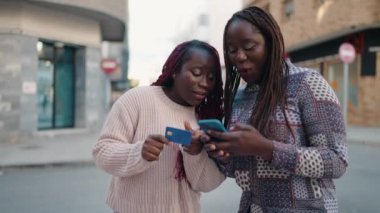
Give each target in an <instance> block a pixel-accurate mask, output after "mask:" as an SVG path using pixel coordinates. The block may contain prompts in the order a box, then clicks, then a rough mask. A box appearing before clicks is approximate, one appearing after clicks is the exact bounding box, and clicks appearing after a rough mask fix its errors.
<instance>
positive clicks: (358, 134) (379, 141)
mask: <svg viewBox="0 0 380 213" xmlns="http://www.w3.org/2000/svg"><path fill="white" fill-rule="evenodd" d="M57 132H59V133H58V134H57ZM97 137H98V134H97V133H93V132H86V131H85V130H82V131H81V130H79V131H75V130H74V131H73V130H69V131H67V132H66V133H64V131H63V134H62V130H58V131H56V132H46V133H42V134H41V135H40V136H38V137H36V138H33V139H32V140H31V141H30V142H24V143H18V144H0V169H1V168H11V167H32V166H49V165H66V164H93V158H92V147H93V145H94V144H95V143H96V140H97ZM347 140H348V143H362V144H372V145H380V128H364V127H352V126H351V127H348V128H347Z"/></svg>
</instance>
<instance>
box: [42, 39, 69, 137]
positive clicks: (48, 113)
mask: <svg viewBox="0 0 380 213" xmlns="http://www.w3.org/2000/svg"><path fill="white" fill-rule="evenodd" d="M37 50H38V59H39V60H38V71H37V104H38V129H39V130H43V129H56V128H71V127H74V120H75V119H74V116H75V115H74V104H75V103H74V102H75V60H74V59H75V51H76V49H75V48H74V47H70V46H66V45H64V44H62V43H48V42H42V41H39V42H38V44H37Z"/></svg>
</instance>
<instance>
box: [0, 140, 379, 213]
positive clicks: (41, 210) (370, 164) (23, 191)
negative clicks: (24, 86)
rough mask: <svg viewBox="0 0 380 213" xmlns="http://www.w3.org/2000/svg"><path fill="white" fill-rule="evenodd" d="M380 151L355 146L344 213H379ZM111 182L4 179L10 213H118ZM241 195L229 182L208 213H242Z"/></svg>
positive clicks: (2, 200)
mask: <svg viewBox="0 0 380 213" xmlns="http://www.w3.org/2000/svg"><path fill="white" fill-rule="evenodd" d="M379 152H380V146H373V145H359V144H349V156H350V159H349V163H350V165H349V169H348V170H347V172H346V174H345V175H344V176H343V177H342V178H341V179H339V180H337V181H336V187H337V192H338V199H339V205H340V212H344V213H356V212H360V213H362V212H368V213H373V212H379V209H380V202H379V198H378V195H379V192H380V185H379V184H378V180H379V177H380V167H379V166H378V162H380V155H379ZM108 183H109V176H108V175H107V174H106V173H104V172H102V171H100V170H99V169H97V168H95V167H94V166H92V165H82V166H78V165H75V166H58V167H42V168H41V167H38V168H18V169H7V170H5V171H2V174H1V175H0V189H1V190H0V209H1V212H4V213H13V212H31V213H52V212H54V213H61V212H62V213H63V212H65V213H71V212H73V213H76V212H81V213H86V212H97V213H112V210H110V209H109V208H108V207H107V206H106V204H105V197H106V194H107V188H108ZM239 199H240V189H239V188H237V187H236V185H235V183H234V180H232V179H228V180H227V181H226V182H224V183H223V185H222V186H221V187H219V188H218V189H216V190H214V191H212V192H210V193H205V194H203V195H202V201H201V202H202V209H203V212H206V213H207V212H218V213H219V212H220V213H230V212H236V211H237V208H238V202H239Z"/></svg>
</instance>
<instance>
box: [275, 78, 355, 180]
mask: <svg viewBox="0 0 380 213" xmlns="http://www.w3.org/2000/svg"><path fill="white" fill-rule="evenodd" d="M298 98H299V103H298V104H299V108H300V113H301V122H302V125H303V129H304V134H305V138H306V143H307V146H302V147H296V146H295V145H294V144H284V143H281V142H277V141H274V142H273V145H274V151H273V159H272V165H273V166H275V167H276V168H281V169H286V170H288V171H290V172H292V173H294V174H296V175H300V176H304V177H311V178H338V177H340V176H342V175H343V174H344V173H345V171H346V167H347V165H348V163H347V159H348V157H347V156H348V155H347V145H346V131H345V124H344V120H343V115H342V111H341V107H340V104H339V101H338V98H337V97H336V95H335V93H334V91H333V90H332V88H331V87H330V85H329V84H328V83H327V82H326V81H325V79H324V78H323V77H322V76H321V75H320V74H319V73H316V72H311V73H308V74H306V76H305V77H304V79H303V81H302V83H301V86H300V88H299V94H298ZM295 134H297V133H295ZM296 137H297V136H296Z"/></svg>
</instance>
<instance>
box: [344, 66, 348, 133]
mask: <svg viewBox="0 0 380 213" xmlns="http://www.w3.org/2000/svg"><path fill="white" fill-rule="evenodd" d="M347 105H348V63H344V65H343V118H344V124H345V125H346V126H347Z"/></svg>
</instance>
